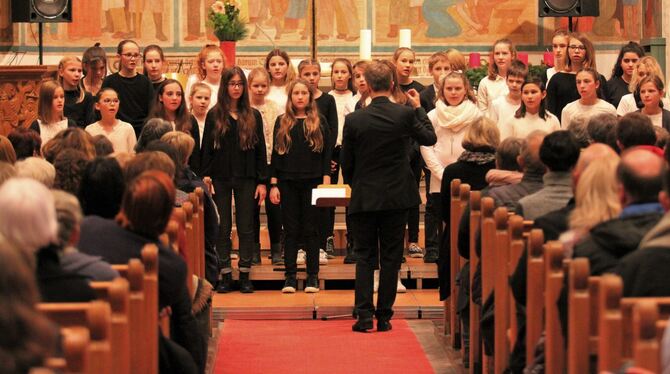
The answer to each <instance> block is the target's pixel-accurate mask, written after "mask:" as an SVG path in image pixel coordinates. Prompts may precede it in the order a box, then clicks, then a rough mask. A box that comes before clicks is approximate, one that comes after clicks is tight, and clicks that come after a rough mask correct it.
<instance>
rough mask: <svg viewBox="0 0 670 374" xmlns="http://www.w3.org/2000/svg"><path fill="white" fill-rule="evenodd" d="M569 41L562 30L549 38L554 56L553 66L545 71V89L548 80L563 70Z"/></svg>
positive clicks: (565, 32) (566, 33) (567, 35)
mask: <svg viewBox="0 0 670 374" xmlns="http://www.w3.org/2000/svg"><path fill="white" fill-rule="evenodd" d="M569 40H570V36H569V34H568V32H567V31H565V30H564V29H558V30H556V31H554V35H553V37H552V38H551V52H552V53H553V55H554V66H552V67H550V68H549V69H547V70H545V74H546V77H545V79H544V85H545V87H546V86H547V85H548V84H549V80H551V77H553V76H554V74H556V73H558V72H559V71H563V70H565V57H566V56H567V53H568V41H569Z"/></svg>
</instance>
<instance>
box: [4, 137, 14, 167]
mask: <svg viewBox="0 0 670 374" xmlns="http://www.w3.org/2000/svg"><path fill="white" fill-rule="evenodd" d="M0 162H8V163H10V164H14V163H15V162H16V152H15V151H14V146H13V145H12V142H10V141H9V139H7V137H5V136H2V135H0Z"/></svg>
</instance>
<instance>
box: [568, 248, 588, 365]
mask: <svg viewBox="0 0 670 374" xmlns="http://www.w3.org/2000/svg"><path fill="white" fill-rule="evenodd" d="M589 274H591V270H590V267H589V260H588V259H586V258H575V259H573V260H571V261H570V265H569V274H568V321H569V325H568V372H569V373H588V372H589V356H590V353H591V347H590V334H591V295H590V294H589Z"/></svg>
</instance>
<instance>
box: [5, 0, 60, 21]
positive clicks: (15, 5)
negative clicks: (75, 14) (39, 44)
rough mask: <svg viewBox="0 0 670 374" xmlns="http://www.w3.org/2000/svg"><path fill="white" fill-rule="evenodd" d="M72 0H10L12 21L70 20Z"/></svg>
mask: <svg viewBox="0 0 670 374" xmlns="http://www.w3.org/2000/svg"><path fill="white" fill-rule="evenodd" d="M71 1H72V0H12V5H11V6H12V22H29V23H38V22H72V2H71Z"/></svg>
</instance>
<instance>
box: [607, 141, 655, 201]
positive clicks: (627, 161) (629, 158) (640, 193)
mask: <svg viewBox="0 0 670 374" xmlns="http://www.w3.org/2000/svg"><path fill="white" fill-rule="evenodd" d="M665 170H666V166H665V161H664V160H663V159H662V158H661V157H660V156H658V155H656V154H655V153H653V152H651V151H649V150H647V149H641V148H632V149H630V150H628V151H626V152H624V153H623V155H622V156H621V162H619V167H618V168H617V180H618V181H619V184H620V185H621V189H622V195H623V196H622V199H623V200H622V202H623V204H624V205H630V204H634V203H648V202H656V201H657V198H658V193H659V191H661V188H662V186H663V174H664V173H665Z"/></svg>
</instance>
